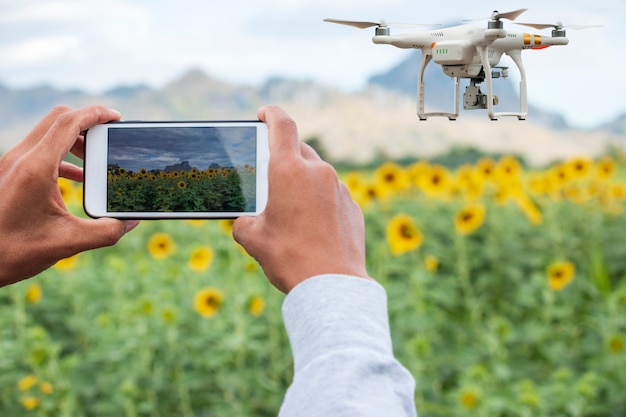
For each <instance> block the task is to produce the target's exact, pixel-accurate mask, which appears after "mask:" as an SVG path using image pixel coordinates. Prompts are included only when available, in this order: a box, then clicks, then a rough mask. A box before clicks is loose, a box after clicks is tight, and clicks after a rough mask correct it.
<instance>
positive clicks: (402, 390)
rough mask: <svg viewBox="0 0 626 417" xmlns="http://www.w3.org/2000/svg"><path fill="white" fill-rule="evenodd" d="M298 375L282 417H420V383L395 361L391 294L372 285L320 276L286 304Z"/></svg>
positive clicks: (293, 293)
mask: <svg viewBox="0 0 626 417" xmlns="http://www.w3.org/2000/svg"><path fill="white" fill-rule="evenodd" d="M283 319H284V322H285V327H286V329H287V334H288V335H289V340H290V342H291V349H292V351H293V358H294V378H293V382H292V385H291V386H290V387H289V390H288V391H287V394H286V396H285V399H284V402H283V405H282V407H281V409H280V414H279V416H280V417H309V416H331V417H348V416H359V417H362V416H372V417H373V416H385V417H389V416H392V417H403V416H413V417H415V416H416V415H417V414H416V411H415V402H414V391H415V381H414V380H413V377H412V376H411V375H410V374H409V372H408V371H407V370H406V369H405V368H404V367H403V366H402V365H401V364H400V363H399V362H398V361H397V360H396V359H395V358H394V355H393V351H392V346H391V336H390V333H389V320H388V315H387V295H386V293H385V290H384V289H383V287H382V286H380V285H379V284H378V283H377V282H375V281H372V280H367V279H363V278H357V277H350V276H343V275H320V276H317V277H313V278H309V279H308V280H306V281H304V282H302V283H301V284H299V285H298V286H296V287H295V288H294V289H293V290H291V292H290V293H289V294H288V295H287V297H286V298H285V301H284V303H283Z"/></svg>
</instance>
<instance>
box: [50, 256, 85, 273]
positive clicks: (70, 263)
mask: <svg viewBox="0 0 626 417" xmlns="http://www.w3.org/2000/svg"><path fill="white" fill-rule="evenodd" d="M79 256H80V254H78V253H77V254H76V255H73V256H70V257H69V258H65V259H61V260H60V261H58V262H57V263H55V264H54V268H56V269H58V270H60V271H69V270H71V269H74V268H75V267H76V265H78V258H79Z"/></svg>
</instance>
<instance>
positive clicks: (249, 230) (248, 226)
mask: <svg viewBox="0 0 626 417" xmlns="http://www.w3.org/2000/svg"><path fill="white" fill-rule="evenodd" d="M261 215H262V214H261ZM261 215H259V216H261ZM259 216H254V217H253V216H242V217H239V218H238V219H237V220H235V223H234V224H233V239H235V242H237V243H239V244H240V245H241V246H243V248H244V249H245V250H246V251H247V252H248V253H249V254H250V255H252V256H254V255H253V252H254V243H253V242H254V236H255V232H254V230H255V229H256V228H258V224H259Z"/></svg>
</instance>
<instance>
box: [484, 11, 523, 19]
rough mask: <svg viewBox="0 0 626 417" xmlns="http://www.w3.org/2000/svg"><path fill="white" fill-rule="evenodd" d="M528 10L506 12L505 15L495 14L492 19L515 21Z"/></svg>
mask: <svg viewBox="0 0 626 417" xmlns="http://www.w3.org/2000/svg"><path fill="white" fill-rule="evenodd" d="M526 10H528V9H517V10H513V11H511V12H505V13H498V12H494V13H493V14H492V15H491V17H492V19H494V20H499V19H508V20H515V19H517V17H518V16H519V15H521V14H522V13H524V12H525V11H526Z"/></svg>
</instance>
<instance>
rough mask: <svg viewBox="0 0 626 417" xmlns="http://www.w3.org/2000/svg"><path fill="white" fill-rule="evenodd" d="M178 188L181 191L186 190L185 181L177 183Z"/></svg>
mask: <svg viewBox="0 0 626 417" xmlns="http://www.w3.org/2000/svg"><path fill="white" fill-rule="evenodd" d="M178 188H180V189H181V190H184V189H185V188H187V183H186V182H185V181H182V180H181V181H178Z"/></svg>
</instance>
